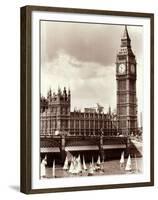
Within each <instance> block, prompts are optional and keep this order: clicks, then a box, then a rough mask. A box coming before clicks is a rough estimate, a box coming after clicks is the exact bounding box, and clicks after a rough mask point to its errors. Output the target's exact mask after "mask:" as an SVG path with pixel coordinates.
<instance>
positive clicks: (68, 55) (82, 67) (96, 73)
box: [41, 21, 143, 112]
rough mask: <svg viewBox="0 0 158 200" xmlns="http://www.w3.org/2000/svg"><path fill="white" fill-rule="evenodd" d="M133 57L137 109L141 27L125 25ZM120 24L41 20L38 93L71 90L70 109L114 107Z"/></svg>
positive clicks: (141, 61)
mask: <svg viewBox="0 0 158 200" xmlns="http://www.w3.org/2000/svg"><path fill="white" fill-rule="evenodd" d="M127 28H128V33H129V36H130V38H131V45H132V50H133V52H134V54H135V56H136V60H137V83H136V84H137V98H138V111H139V112H140V111H141V110H142V96H143V94H142V92H143V90H142V86H143V85H142V81H143V27H141V26H127ZM123 32H124V26H123V25H111V24H104V25H103V24H102V25H101V24H87V23H70V22H54V21H41V94H42V95H44V96H46V94H47V91H48V90H49V88H51V89H52V91H53V92H57V89H58V87H59V86H60V88H61V89H62V90H63V88H64V86H66V87H67V88H68V87H69V88H70V90H71V110H74V108H78V109H81V110H82V111H83V110H84V108H85V107H96V103H99V104H100V105H102V106H103V107H104V111H105V112H106V111H107V110H108V107H109V106H111V108H112V110H115V109H116V64H115V62H116V55H117V53H118V51H119V49H120V44H121V37H122V36H123Z"/></svg>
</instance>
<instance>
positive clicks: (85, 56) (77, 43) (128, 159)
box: [40, 21, 143, 178]
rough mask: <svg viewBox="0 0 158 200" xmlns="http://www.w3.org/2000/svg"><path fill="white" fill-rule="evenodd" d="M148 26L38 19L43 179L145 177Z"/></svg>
mask: <svg viewBox="0 0 158 200" xmlns="http://www.w3.org/2000/svg"><path fill="white" fill-rule="evenodd" d="M142 34H143V27H142V26H131V25H129V26H128V25H127V24H124V25H115V24H93V23H74V22H73V23H72V22H55V21H40V46H41V48H40V55H41V62H40V67H41V70H40V81H41V84H40V86H41V87H40V158H41V162H40V177H41V178H60V177H76V176H100V175H102V176H107V175H114V174H128V175H129V174H137V173H142V171H143V131H142V130H143V124H142V100H143V53H142V52H143V41H142Z"/></svg>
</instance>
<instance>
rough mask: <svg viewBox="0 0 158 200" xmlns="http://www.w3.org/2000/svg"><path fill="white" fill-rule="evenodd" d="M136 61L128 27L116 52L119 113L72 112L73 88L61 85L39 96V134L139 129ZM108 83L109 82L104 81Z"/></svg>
mask: <svg viewBox="0 0 158 200" xmlns="http://www.w3.org/2000/svg"><path fill="white" fill-rule="evenodd" d="M136 67H137V63H136V58H135V55H134V53H133V51H132V48H131V39H130V37H129V33H128V30H127V26H125V28H124V33H123V36H122V38H121V45H120V50H119V52H118V54H117V55H116V77H115V78H116V83H117V91H116V96H117V102H116V103H117V104H116V110H117V111H116V113H115V114H114V113H112V112H111V109H110V108H109V111H108V112H107V113H104V112H103V111H102V109H101V106H100V105H98V109H95V108H85V109H84V112H81V111H80V110H74V111H73V112H72V111H71V91H70V90H69V89H66V88H65V87H64V88H63V89H62V90H61V89H60V88H58V91H57V93H52V91H51V89H50V90H49V91H48V94H47V97H43V96H41V99H40V135H41V137H42V136H47V135H48V136H50V135H52V136H53V135H60V134H66V135H70V136H79V135H81V136H93V135H104V136H106V135H108V136H115V135H117V134H118V133H119V134H122V135H128V134H130V133H131V132H132V133H136V132H137V126H138V123H137V101H136V78H137V73H136V72H137V71H136ZM105 82H106V81H105Z"/></svg>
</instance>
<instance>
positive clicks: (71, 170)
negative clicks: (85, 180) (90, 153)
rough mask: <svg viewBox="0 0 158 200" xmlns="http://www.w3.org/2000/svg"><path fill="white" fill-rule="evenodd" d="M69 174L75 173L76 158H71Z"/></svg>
mask: <svg viewBox="0 0 158 200" xmlns="http://www.w3.org/2000/svg"><path fill="white" fill-rule="evenodd" d="M69 172H70V173H73V172H74V157H72V158H71V164H70V168H69Z"/></svg>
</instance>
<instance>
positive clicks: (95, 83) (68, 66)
mask: <svg viewBox="0 0 158 200" xmlns="http://www.w3.org/2000/svg"><path fill="white" fill-rule="evenodd" d="M76 64H77V65H78V66H80V67H78V66H77V67H76V66H75V65H76ZM41 70H42V71H41V72H42V73H41V90H42V93H43V94H44V95H46V93H47V90H48V88H50V87H51V88H52V89H53V91H56V90H57V88H58V86H60V87H61V88H63V87H64V86H67V87H70V89H71V93H72V109H73V108H74V107H76V106H77V107H79V108H81V109H83V108H84V107H89V106H92V107H94V106H95V105H96V103H97V102H99V103H101V104H102V105H103V106H104V107H105V108H107V107H108V105H110V104H113V105H114V104H115V101H114V100H113V99H115V98H114V96H115V95H116V94H115V89H116V88H115V85H116V82H115V79H114V78H113V77H115V66H104V65H101V64H98V63H92V62H81V61H78V60H77V59H76V58H74V57H72V56H70V55H67V54H66V53H64V51H61V52H58V56H57V57H56V59H53V60H52V62H49V63H46V64H45V66H42V68H41ZM108 94H109V95H108Z"/></svg>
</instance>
